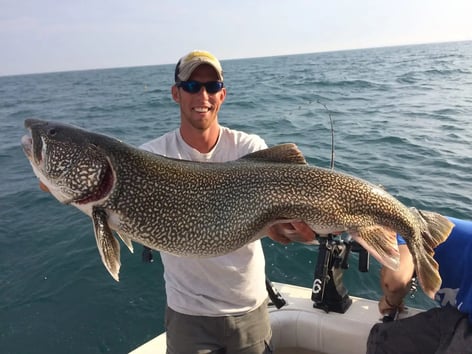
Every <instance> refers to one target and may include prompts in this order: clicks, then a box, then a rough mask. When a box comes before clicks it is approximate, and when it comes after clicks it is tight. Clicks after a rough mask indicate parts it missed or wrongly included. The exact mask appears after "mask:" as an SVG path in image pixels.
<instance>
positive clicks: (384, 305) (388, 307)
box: [379, 295, 405, 315]
mask: <svg viewBox="0 0 472 354" xmlns="http://www.w3.org/2000/svg"><path fill="white" fill-rule="evenodd" d="M396 310H398V312H402V311H404V310H405V303H404V302H403V300H401V301H400V302H399V303H398V301H397V303H395V302H391V301H390V299H389V298H387V296H385V295H384V296H382V297H381V298H380V300H379V312H380V313H381V314H382V315H389V314H391V313H393V312H395V311H396Z"/></svg>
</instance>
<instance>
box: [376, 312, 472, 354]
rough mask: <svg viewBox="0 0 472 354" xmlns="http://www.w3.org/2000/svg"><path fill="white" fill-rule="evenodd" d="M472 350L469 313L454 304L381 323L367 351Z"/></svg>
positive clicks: (458, 353) (463, 353)
mask: <svg viewBox="0 0 472 354" xmlns="http://www.w3.org/2000/svg"><path fill="white" fill-rule="evenodd" d="M387 353H388V354H393V353H401V354H410V353H411V354H423V353H424V354H429V353H431V354H433V353H434V354H449V353H451V354H452V353H454V354H467V353H472V325H471V323H470V322H469V318H468V315H466V314H464V313H462V312H460V311H459V310H457V309H456V308H455V307H453V306H446V307H442V308H434V309H431V310H428V311H425V312H422V313H419V314H417V315H415V316H412V317H408V318H405V319H402V320H398V321H393V322H387V323H378V324H376V325H375V326H374V327H372V329H371V331H370V334H369V338H368V340H367V354H387Z"/></svg>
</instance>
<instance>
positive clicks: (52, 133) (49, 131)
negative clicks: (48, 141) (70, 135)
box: [48, 128, 56, 136]
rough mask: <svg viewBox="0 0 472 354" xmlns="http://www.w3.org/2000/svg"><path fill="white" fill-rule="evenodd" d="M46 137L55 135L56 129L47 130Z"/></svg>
mask: <svg viewBox="0 0 472 354" xmlns="http://www.w3.org/2000/svg"><path fill="white" fill-rule="evenodd" d="M48 135H50V136H54V135H56V129H54V128H51V129H49V130H48Z"/></svg>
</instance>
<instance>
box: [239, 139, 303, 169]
mask: <svg viewBox="0 0 472 354" xmlns="http://www.w3.org/2000/svg"><path fill="white" fill-rule="evenodd" d="M241 159H242V160H257V161H261V162H278V163H293V164H299V165H307V162H306V160H305V157H304V156H303V154H302V152H301V151H300V150H298V147H297V145H295V144H292V143H288V144H280V145H275V146H273V147H270V148H267V149H263V150H259V151H255V152H253V153H250V154H247V155H245V156H243V157H241Z"/></svg>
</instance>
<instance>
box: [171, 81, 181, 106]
mask: <svg viewBox="0 0 472 354" xmlns="http://www.w3.org/2000/svg"><path fill="white" fill-rule="evenodd" d="M170 92H171V93H172V98H173V99H174V101H175V102H177V103H180V92H179V88H178V87H177V85H172V87H171V89H170Z"/></svg>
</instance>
